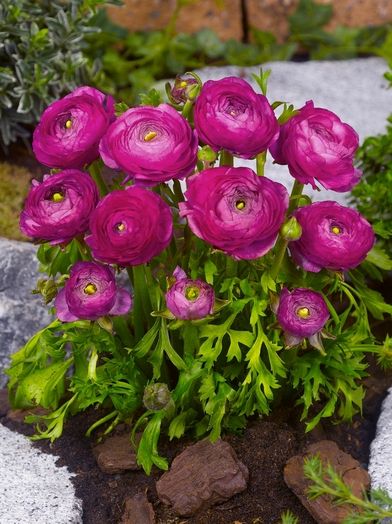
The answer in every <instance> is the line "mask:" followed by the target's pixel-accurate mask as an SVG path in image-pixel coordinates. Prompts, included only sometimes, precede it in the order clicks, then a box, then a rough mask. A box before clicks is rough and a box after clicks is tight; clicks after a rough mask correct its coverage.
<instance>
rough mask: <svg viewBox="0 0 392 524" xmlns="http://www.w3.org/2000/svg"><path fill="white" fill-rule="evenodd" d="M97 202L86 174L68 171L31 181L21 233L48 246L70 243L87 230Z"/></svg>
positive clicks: (94, 185)
mask: <svg viewBox="0 0 392 524" xmlns="http://www.w3.org/2000/svg"><path fill="white" fill-rule="evenodd" d="M98 200H99V195H98V189H97V186H96V184H95V182H94V180H93V179H92V178H91V177H90V175H89V174H88V173H85V172H83V171H78V170H76V169H67V170H65V171H61V172H60V173H56V174H55V175H45V176H44V179H43V181H42V182H41V183H39V182H37V181H36V180H34V181H33V184H32V187H31V189H30V192H29V194H28V196H27V199H26V201H25V205H24V209H23V211H22V213H21V215H20V229H21V231H22V233H23V234H24V235H26V236H28V237H30V238H33V239H35V240H43V241H47V242H50V243H51V244H62V243H66V242H70V241H71V240H72V239H73V238H74V237H76V236H77V235H80V234H82V233H84V232H85V231H86V230H87V229H88V223H89V218H90V214H91V213H92V212H93V210H94V208H95V206H96V205H97V203H98Z"/></svg>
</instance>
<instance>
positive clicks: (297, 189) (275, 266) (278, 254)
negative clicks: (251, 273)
mask: <svg viewBox="0 0 392 524" xmlns="http://www.w3.org/2000/svg"><path fill="white" fill-rule="evenodd" d="M303 188H304V185H303V184H301V183H300V182H298V180H296V181H295V182H294V185H293V189H292V190H291V195H290V203H289V208H288V210H287V215H290V214H291V213H292V212H293V211H294V209H295V208H296V207H297V204H298V199H299V197H300V196H301V194H302V190H303ZM287 244H288V241H287V240H285V239H284V238H283V237H282V236H281V235H279V238H278V241H277V242H276V246H275V258H274V260H273V263H272V270H271V277H272V278H273V279H274V280H276V277H277V276H278V274H279V271H280V267H281V265H282V262H283V259H284V256H285V253H286V249H287Z"/></svg>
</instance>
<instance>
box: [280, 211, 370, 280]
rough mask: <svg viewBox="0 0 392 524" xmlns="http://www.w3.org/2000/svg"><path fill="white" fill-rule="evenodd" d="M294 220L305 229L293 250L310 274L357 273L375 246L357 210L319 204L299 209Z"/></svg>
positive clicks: (293, 255)
mask: <svg viewBox="0 0 392 524" xmlns="http://www.w3.org/2000/svg"><path fill="white" fill-rule="evenodd" d="M294 216H295V218H296V219H297V221H298V222H299V224H300V225H301V227H302V235H301V238H300V239H299V240H296V241H294V242H290V244H289V248H290V252H291V255H292V257H293V259H294V261H295V262H296V263H297V264H298V265H300V266H302V267H303V268H304V269H306V270H307V271H313V272H315V273H317V272H318V271H320V270H321V269H323V268H326V269H331V270H333V271H346V270H348V269H353V268H355V267H356V266H358V265H359V264H360V263H361V262H362V261H363V260H364V259H365V258H366V255H367V254H368V252H369V251H370V250H371V249H372V247H373V245H374V242H375V236H374V232H373V229H372V226H371V225H370V224H369V222H367V221H366V220H365V219H364V218H363V217H362V216H361V215H360V213H358V211H356V210H355V209H351V208H349V207H344V206H341V205H340V204H338V203H337V202H333V201H325V202H315V203H314V204H311V205H309V206H305V207H300V208H298V209H297V210H296V211H295V212H294Z"/></svg>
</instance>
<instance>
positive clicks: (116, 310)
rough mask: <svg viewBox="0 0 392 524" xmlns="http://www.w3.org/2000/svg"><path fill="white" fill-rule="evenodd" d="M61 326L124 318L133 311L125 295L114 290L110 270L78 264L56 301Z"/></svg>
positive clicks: (128, 295) (98, 265)
mask: <svg viewBox="0 0 392 524" xmlns="http://www.w3.org/2000/svg"><path fill="white" fill-rule="evenodd" d="M54 305H55V308H56V313H57V317H58V318H59V320H61V321H62V322H73V321H75V320H78V319H85V320H97V319H98V318H100V317H104V316H106V315H125V314H126V313H128V311H129V310H130V309H131V307H132V298H131V296H130V294H129V293H128V291H127V290H126V289H123V288H119V287H117V284H116V279H115V276H114V272H113V270H112V269H111V268H110V267H109V266H104V265H102V264H98V263H97V262H77V263H76V264H74V265H73V266H72V268H71V272H70V278H69V279H68V280H67V282H66V284H65V286H64V288H63V289H62V290H61V291H60V292H59V294H58V295H57V297H56V300H55V304H54Z"/></svg>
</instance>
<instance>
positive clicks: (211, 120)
mask: <svg viewBox="0 0 392 524" xmlns="http://www.w3.org/2000/svg"><path fill="white" fill-rule="evenodd" d="M194 118H195V127H196V129H197V132H198V135H199V138H200V139H201V140H202V142H204V143H205V144H207V145H209V146H211V147H212V148H213V149H214V150H215V151H219V150H220V149H226V150H227V151H229V152H230V153H232V154H234V155H237V156H240V157H242V158H254V157H255V156H256V155H257V154H258V153H261V152H262V151H266V150H267V149H268V148H269V147H270V145H271V144H272V143H273V142H274V141H275V140H276V139H277V137H278V135H279V124H278V121H277V119H276V117H275V114H274V111H273V109H272V107H271V106H270V104H269V102H268V100H267V98H266V97H265V96H264V95H260V94H257V93H256V92H255V91H254V90H253V89H252V87H251V86H250V85H249V84H248V83H247V82H245V80H243V79H242V78H237V77H227V78H222V79H221V80H209V81H208V82H206V83H205V84H204V85H203V87H202V90H201V93H200V95H199V96H198V98H197V100H196V104H195V112H194Z"/></svg>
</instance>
